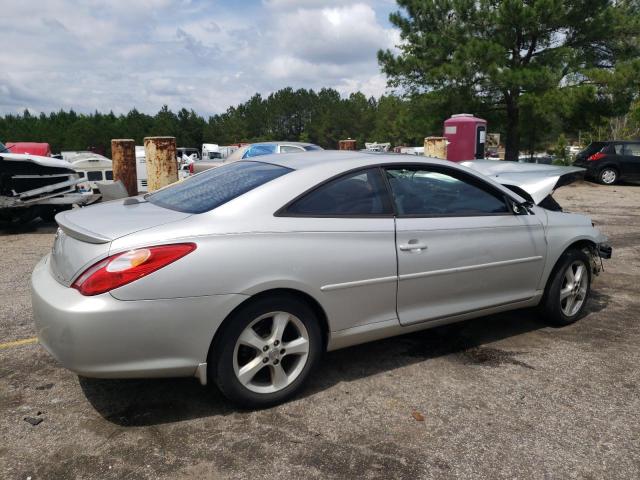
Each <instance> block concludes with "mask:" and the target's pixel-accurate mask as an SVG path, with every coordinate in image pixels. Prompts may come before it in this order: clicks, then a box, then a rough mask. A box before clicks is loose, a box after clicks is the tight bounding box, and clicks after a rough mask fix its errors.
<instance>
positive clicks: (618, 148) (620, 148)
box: [614, 143, 624, 155]
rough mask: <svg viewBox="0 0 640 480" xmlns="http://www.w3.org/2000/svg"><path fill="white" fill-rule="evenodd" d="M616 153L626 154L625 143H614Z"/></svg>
mask: <svg viewBox="0 0 640 480" xmlns="http://www.w3.org/2000/svg"><path fill="white" fill-rule="evenodd" d="M614 148H615V152H616V155H624V145H623V144H621V143H616V144H615V145H614Z"/></svg>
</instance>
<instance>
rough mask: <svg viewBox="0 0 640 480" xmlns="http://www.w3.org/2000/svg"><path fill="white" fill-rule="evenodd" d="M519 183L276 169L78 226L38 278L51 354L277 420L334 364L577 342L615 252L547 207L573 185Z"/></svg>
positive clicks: (335, 155) (356, 159)
mask: <svg viewBox="0 0 640 480" xmlns="http://www.w3.org/2000/svg"><path fill="white" fill-rule="evenodd" d="M505 165H506V164H505V162H488V163H482V162H480V163H478V164H475V163H474V162H470V163H469V164H467V165H466V166H465V165H459V164H455V163H451V162H446V161H440V160H434V159H428V158H424V157H414V156H404V155H388V154H369V153H362V152H336V151H318V152H308V153H304V154H289V155H268V156H261V157H259V158H256V159H247V160H241V161H238V162H234V163H231V164H229V165H225V166H223V167H220V168H216V169H212V170H208V171H206V172H203V173H201V174H199V175H195V176H193V177H191V178H189V179H187V180H185V181H183V182H181V183H179V184H174V185H172V186H169V187H167V188H165V189H162V190H159V191H157V192H155V193H152V194H149V195H146V196H144V197H133V198H128V199H125V200H119V201H114V202H109V203H104V204H100V205H96V206H92V207H89V208H82V209H76V210H74V211H70V212H64V213H61V214H59V215H58V216H57V217H56V220H57V222H58V224H59V226H60V228H59V230H58V233H57V235H56V239H55V242H54V245H53V249H52V251H51V253H50V254H49V255H47V256H46V257H44V258H43V259H42V260H41V261H40V263H39V264H38V265H37V266H36V268H35V270H34V272H33V276H32V294H33V311H34V317H35V323H36V326H37V332H38V336H39V339H40V342H41V343H42V345H44V346H45V348H46V349H47V350H49V352H51V354H52V355H53V356H54V357H55V358H56V359H58V360H59V361H60V363H62V365H63V366H65V367H66V368H69V369H70V370H73V371H75V372H77V373H78V374H80V375H85V376H89V377H106V378H124V377H169V376H196V377H198V378H199V380H200V381H201V382H202V384H206V383H208V382H212V383H215V384H217V385H218V387H219V388H220V390H221V391H222V392H223V393H224V394H225V395H226V396H227V397H228V398H229V399H231V400H233V401H235V402H237V403H239V404H242V405H245V406H252V407H256V406H257V407H260V406H266V405H272V404H275V403H278V402H281V401H284V400H285V399H287V398H289V397H290V396H291V395H293V394H294V393H295V392H297V391H298V390H299V389H300V388H301V386H302V384H303V383H304V381H305V380H306V379H307V378H308V377H309V374H310V372H311V371H312V370H313V368H314V366H316V364H317V363H318V361H319V359H320V357H321V354H322V353H323V352H324V351H326V350H334V349H338V348H343V347H347V346H350V345H355V344H359V343H363V342H368V341H371V340H376V339H380V338H384V337H389V336H393V335H399V334H403V333H407V332H412V331H416V330H421V329H425V328H430V327H433V326H436V325H442V324H445V323H450V322H456V321H459V320H464V319H469V318H473V317H480V316H483V315H487V314H491V313H495V312H500V311H505V310H512V309H517V308H523V307H533V306H539V307H540V315H541V318H542V319H543V320H545V321H547V322H550V323H553V324H555V325H567V324H570V323H572V322H574V321H576V320H577V319H578V318H580V316H581V315H582V314H583V312H584V308H585V304H586V302H587V299H588V296H589V290H590V285H591V277H592V274H594V273H597V272H598V263H597V262H596V260H598V257H599V256H604V257H608V256H610V248H609V247H607V246H606V245H605V244H604V243H603V242H604V241H605V238H604V237H603V235H602V234H601V233H600V232H599V231H598V230H597V229H595V228H594V227H593V226H592V223H591V221H590V219H589V218H587V217H585V216H583V215H576V214H571V213H565V212H562V211H560V209H559V208H543V207H541V206H538V205H536V204H537V203H541V200H542V199H543V198H546V197H547V194H548V193H549V192H551V191H552V190H553V188H554V187H555V186H556V185H557V184H558V183H559V179H560V178H561V177H563V175H564V171H560V173H558V171H557V170H544V171H536V170H535V169H534V170H533V173H531V167H528V166H527V167H526V168H528V169H529V170H527V172H528V173H527V172H524V173H523V172H518V171H515V172H511V173H509V172H508V171H505V168H507V169H513V168H516V167H511V166H508V165H507V166H505ZM516 170H517V169H516ZM579 170H580V169H573V170H570V171H569V173H571V174H573V173H575V172H576V171H579ZM483 171H484V172H486V175H485V174H483V173H481V172H483ZM496 172H499V173H496ZM492 175H493V177H492ZM519 175H520V176H519ZM500 178H506V179H510V181H511V182H512V183H513V184H511V185H509V187H507V186H504V185H502V184H500V183H498V181H496V180H499V179H500ZM515 183H520V186H518V185H515ZM516 192H520V194H518V193H516ZM528 192H530V193H528Z"/></svg>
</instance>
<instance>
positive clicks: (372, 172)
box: [287, 168, 392, 216]
mask: <svg viewBox="0 0 640 480" xmlns="http://www.w3.org/2000/svg"><path fill="white" fill-rule="evenodd" d="M287 213H293V214H298V215H320V216H343V215H365V216H366V215H383V214H390V213H392V209H391V205H390V202H389V198H388V195H387V190H386V187H385V185H384V181H383V178H382V175H381V173H380V170H379V169H378V168H372V169H369V170H364V171H362V170H360V171H358V172H355V173H350V174H347V175H345V176H343V177H340V178H337V179H335V180H332V181H330V182H328V183H325V184H324V185H321V186H319V187H318V188H316V189H315V190H313V191H312V192H310V193H308V194H306V195H305V196H304V197H302V198H301V199H299V200H297V201H296V202H295V203H293V204H292V205H290V206H289V208H287Z"/></svg>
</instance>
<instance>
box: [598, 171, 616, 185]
mask: <svg viewBox="0 0 640 480" xmlns="http://www.w3.org/2000/svg"><path fill="white" fill-rule="evenodd" d="M598 182H599V183H601V184H602V185H615V184H616V183H617V182H618V170H616V169H615V168H613V167H604V168H603V169H602V170H600V172H599V173H598Z"/></svg>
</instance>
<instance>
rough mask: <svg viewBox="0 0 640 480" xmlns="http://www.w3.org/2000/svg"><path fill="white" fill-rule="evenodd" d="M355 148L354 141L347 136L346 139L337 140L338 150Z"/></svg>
mask: <svg viewBox="0 0 640 480" xmlns="http://www.w3.org/2000/svg"><path fill="white" fill-rule="evenodd" d="M355 149H356V141H355V140H353V139H351V138H347V139H346V140H340V141H339V142H338V150H355Z"/></svg>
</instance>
